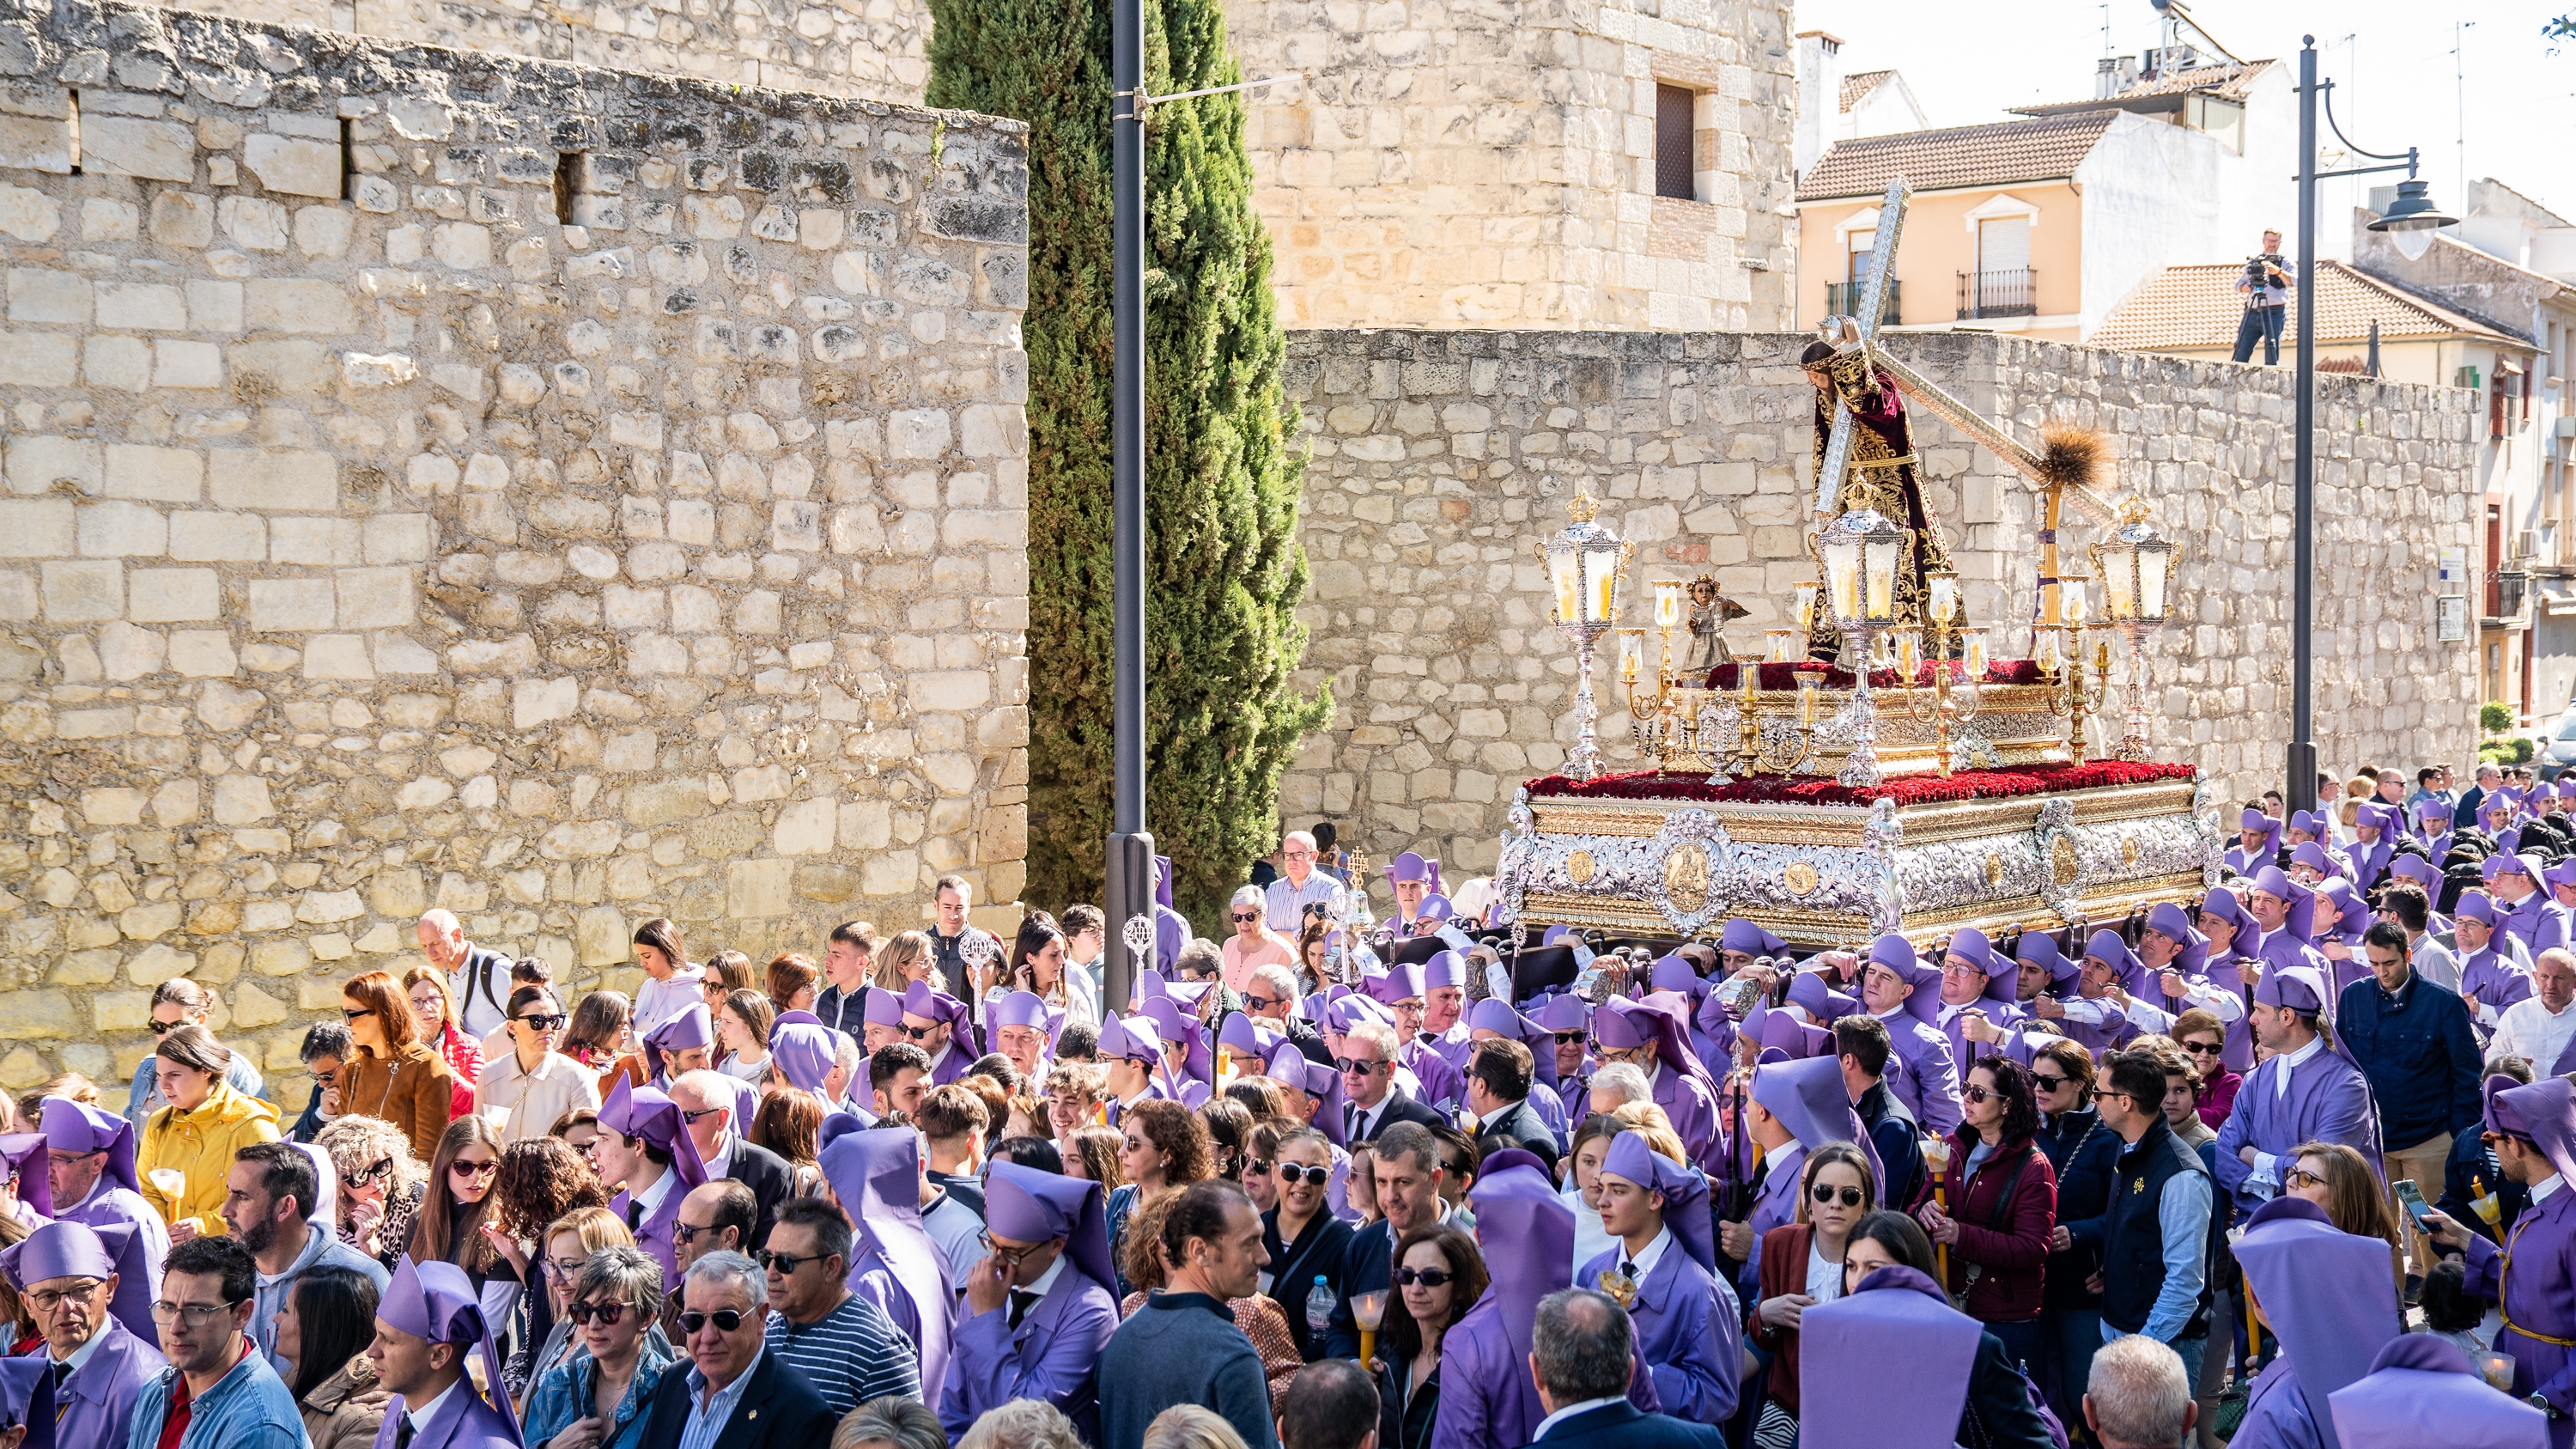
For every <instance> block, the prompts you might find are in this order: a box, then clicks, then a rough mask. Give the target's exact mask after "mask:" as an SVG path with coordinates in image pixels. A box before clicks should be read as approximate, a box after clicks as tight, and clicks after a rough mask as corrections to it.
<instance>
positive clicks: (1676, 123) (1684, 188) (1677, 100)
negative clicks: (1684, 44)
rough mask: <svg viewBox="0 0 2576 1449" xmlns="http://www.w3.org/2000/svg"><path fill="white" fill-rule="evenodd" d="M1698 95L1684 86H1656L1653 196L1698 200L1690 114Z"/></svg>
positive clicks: (1678, 199) (1679, 199)
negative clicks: (1693, 174) (1692, 157)
mask: <svg viewBox="0 0 2576 1449" xmlns="http://www.w3.org/2000/svg"><path fill="white" fill-rule="evenodd" d="M1698 100H1699V93H1698V92H1696V91H1693V90H1690V89H1688V88H1687V87H1683V86H1668V85H1658V86H1656V87H1655V194H1656V195H1657V196H1669V197H1672V198H1673V199H1675V200H1677V201H1693V200H1697V199H1698V196H1699V193H1698V192H1696V191H1694V190H1693V189H1692V188H1691V171H1692V169H1693V167H1692V163H1691V113H1692V111H1693V109H1694V108H1695V106H1696V104H1697V102H1698Z"/></svg>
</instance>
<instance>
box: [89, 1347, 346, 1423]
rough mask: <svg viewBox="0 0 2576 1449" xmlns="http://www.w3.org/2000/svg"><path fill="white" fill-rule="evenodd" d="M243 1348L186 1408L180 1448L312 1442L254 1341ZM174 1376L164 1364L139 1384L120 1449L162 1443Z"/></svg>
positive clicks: (291, 1399)
mask: <svg viewBox="0 0 2576 1449" xmlns="http://www.w3.org/2000/svg"><path fill="white" fill-rule="evenodd" d="M242 1349H243V1351H242V1356H241V1362H240V1363H237V1364H235V1365H233V1370H232V1372H230V1373H228V1374H225V1375H224V1376H223V1378H222V1379H221V1380H219V1381H218V1382H217V1383H216V1384H215V1386H214V1387H213V1388H211V1389H208V1390H207V1391H206V1392H205V1393H204V1394H203V1395H202V1396H201V1397H199V1398H198V1399H197V1400H196V1402H195V1404H194V1405H193V1406H192V1407H191V1409H190V1412H189V1416H188V1430H187V1432H186V1433H184V1434H182V1435H180V1436H179V1449H310V1446H311V1444H312V1442H313V1441H312V1440H311V1439H309V1438H307V1437H305V1433H304V1415H303V1414H302V1413H301V1412H299V1411H298V1410H297V1409H296V1407H295V1395H294V1394H293V1393H291V1392H289V1391H288V1390H287V1387H286V1385H285V1383H284V1382H283V1381H282V1380H280V1379H279V1378H278V1376H277V1370H275V1369H273V1368H270V1367H269V1366H268V1360H267V1359H265V1358H262V1357H260V1353H259V1347H258V1345H256V1344H253V1343H251V1342H250V1341H249V1340H248V1339H244V1340H243V1345H242ZM178 1379H179V1371H178V1370H177V1369H175V1368H167V1369H163V1370H162V1371H161V1372H160V1373H158V1374H156V1375H154V1376H153V1377H152V1378H151V1379H150V1380H149V1381H147V1382H146V1383H145V1384H144V1385H143V1392H142V1394H141V1395H140V1396H138V1397H137V1398H136V1400H135V1404H134V1418H133V1420H132V1421H131V1422H130V1423H129V1424H128V1426H127V1428H126V1433H125V1449H155V1446H156V1445H158V1444H159V1443H160V1442H161V1426H162V1425H163V1424H164V1423H165V1422H167V1421H168V1419H169V1417H170V1394H171V1390H172V1386H173V1385H175V1384H176V1383H177V1382H178Z"/></svg>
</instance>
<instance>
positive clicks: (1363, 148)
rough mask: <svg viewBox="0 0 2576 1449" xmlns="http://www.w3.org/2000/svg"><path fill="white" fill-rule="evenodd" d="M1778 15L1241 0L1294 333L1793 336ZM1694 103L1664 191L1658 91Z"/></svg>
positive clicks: (1764, 11) (1728, 4)
mask: <svg viewBox="0 0 2576 1449" xmlns="http://www.w3.org/2000/svg"><path fill="white" fill-rule="evenodd" d="M1790 9H1791V7H1790V6H1789V5H1788V4H1786V3H1782V0H1530V3H1522V4H1509V5H1498V4H1478V3H1474V0H1380V3H1375V4H1366V5H1363V4H1358V3H1327V0H1232V3H1231V4H1229V5H1228V6H1227V15H1226V22H1227V28H1228V32H1229V34H1230V36H1231V38H1232V40H1233V42H1234V45H1235V48H1236V51H1237V53H1238V54H1239V55H1240V56H1241V57H1242V61H1243V73H1244V75H1245V76H1246V77H1248V78H1258V77H1265V76H1276V75H1283V74H1287V73H1289V72H1298V73H1301V74H1302V75H1303V76H1304V79H1303V80H1302V81H1292V82H1290V83H1288V84H1284V85H1280V86H1275V87H1271V88H1267V89H1262V90H1255V91H1251V92H1248V93H1247V94H1246V96H1245V104H1246V105H1247V106H1248V107H1249V115H1248V122H1249V124H1248V125H1247V127H1246V137H1247V140H1248V142H1249V144H1250V147H1251V152H1252V164H1253V171H1254V174H1255V176H1256V177H1257V178H1258V181H1259V191H1258V194H1257V202H1258V205H1259V206H1260V208H1261V213H1262V217H1263V219H1264V220H1265V221H1267V222H1268V223H1269V224H1270V230H1271V235H1272V237H1273V239H1274V241H1275V242H1276V244H1277V247H1278V253H1279V266H1278V271H1277V276H1276V288H1277V291H1278V294H1279V301H1280V316H1281V319H1282V321H1283V322H1285V323H1286V325H1288V326H1291V327H1312V328H1334V327H1358V326H1366V327H1426V328H1440V327H1510V328H1569V329H1571V328H1618V329H1648V328H1653V329H1703V328H1728V329H1743V328H1768V327H1784V326H1788V325H1790V322H1791V318H1790V314H1789V307H1790V304H1791V301H1792V298H1791V294H1790V290H1789V272H1790V265H1791V247H1790V245H1789V243H1788V241H1787V227H1788V225H1789V223H1788V221H1787V219H1786V218H1784V217H1783V216H1782V215H1781V213H1780V208H1782V207H1784V206H1785V205H1786V204H1787V202H1788V200H1789V195H1790V188H1791V186H1792V184H1793V181H1794V178H1793V177H1792V175H1791V172H1790V166H1789V141H1790V132H1791V129H1792V128H1793V126H1794V124H1795V119H1796V109H1797V105H1796V102H1797V95H1796V78H1795V74H1794V71H1795V61H1794V58H1793V57H1792V55H1791V54H1790V50H1789V45H1790V41H1789V30H1790ZM1658 81H1660V82H1662V83H1664V84H1666V85H1673V86H1679V87H1682V88H1684V89H1687V90H1690V91H1692V92H1694V93H1695V96H1696V100H1695V105H1694V116H1693V123H1694V124H1693V168H1694V177H1695V182H1694V184H1695V190H1696V192H1697V194H1696V196H1695V197H1694V198H1693V199H1691V200H1687V201H1685V200H1679V199H1667V198H1659V197H1657V196H1656V195H1655V134H1654V133H1655V109H1656V102H1655V87H1656V84H1657V82H1658Z"/></svg>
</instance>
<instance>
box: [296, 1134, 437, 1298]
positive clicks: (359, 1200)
mask: <svg viewBox="0 0 2576 1449" xmlns="http://www.w3.org/2000/svg"><path fill="white" fill-rule="evenodd" d="M313 1145H314V1146H316V1147H319V1148H321V1149H322V1150H323V1151H324V1152H327V1153H329V1154H331V1171H332V1173H333V1174H334V1175H335V1176H337V1177H338V1178H339V1179H340V1202H339V1218H340V1221H339V1224H338V1226H339V1229H340V1236H341V1237H342V1238H343V1239H345V1240H346V1241H347V1242H348V1243H349V1245H350V1246H351V1247H354V1248H356V1249H357V1250H358V1251H359V1252H361V1253H364V1254H366V1255H367V1256H368V1257H370V1258H373V1259H375V1260H376V1261H377V1262H379V1263H382V1264H384V1265H385V1267H387V1268H388V1269H390V1268H392V1267H394V1266H395V1265H396V1264H398V1263H400V1262H401V1261H402V1256H403V1249H404V1248H405V1247H406V1246H407V1245H408V1244H409V1243H410V1242H411V1225H412V1223H413V1222H414V1221H416V1220H417V1219H418V1218H419V1216H420V1199H421V1190H422V1188H423V1186H424V1185H425V1184H427V1183H428V1181H429V1169H428V1168H427V1167H424V1166H423V1165H421V1160H420V1159H419V1158H417V1157H414V1156H412V1155H411V1134H409V1133H407V1132H405V1131H403V1130H402V1129H401V1128H399V1127H396V1126H395V1125H394V1124H392V1123H391V1122H387V1121H385V1120H384V1119H383V1118H381V1117H341V1118H338V1119H336V1120H335V1121H333V1122H332V1123H330V1125H328V1126H326V1127H324V1128H323V1129H322V1131H321V1132H320V1133H319V1134H318V1135H317V1136H315V1137H314V1139H313Z"/></svg>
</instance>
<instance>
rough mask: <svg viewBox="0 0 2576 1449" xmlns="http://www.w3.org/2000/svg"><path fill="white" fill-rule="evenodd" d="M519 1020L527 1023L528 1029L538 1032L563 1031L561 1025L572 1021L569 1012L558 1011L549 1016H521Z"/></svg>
mask: <svg viewBox="0 0 2576 1449" xmlns="http://www.w3.org/2000/svg"><path fill="white" fill-rule="evenodd" d="M519 1020H521V1021H523V1022H525V1023H527V1024H528V1025H529V1026H530V1027H532V1028H534V1029H535V1030H538V1031H561V1030H563V1024H564V1023H565V1022H567V1021H570V1020H572V1014H571V1013H569V1012H563V1011H558V1012H553V1013H550V1014H539V1015H534V1016H523V1017H520V1018H519Z"/></svg>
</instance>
